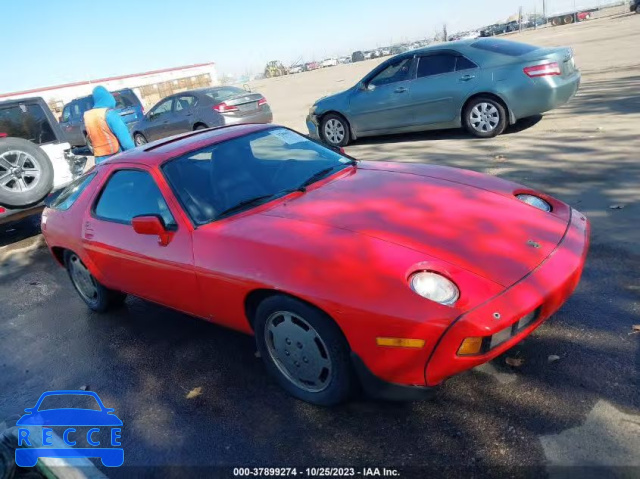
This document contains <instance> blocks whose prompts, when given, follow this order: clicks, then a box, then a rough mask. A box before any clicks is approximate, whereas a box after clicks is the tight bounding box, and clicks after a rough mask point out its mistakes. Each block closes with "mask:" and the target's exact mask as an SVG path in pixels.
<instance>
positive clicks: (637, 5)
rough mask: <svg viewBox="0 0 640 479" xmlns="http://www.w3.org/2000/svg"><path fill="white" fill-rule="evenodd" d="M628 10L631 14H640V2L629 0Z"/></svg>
mask: <svg viewBox="0 0 640 479" xmlns="http://www.w3.org/2000/svg"><path fill="white" fill-rule="evenodd" d="M629 9H630V10H631V11H632V12H636V13H638V14H640V0H631V1H630V2H629Z"/></svg>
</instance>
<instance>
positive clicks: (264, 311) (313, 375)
mask: <svg viewBox="0 0 640 479" xmlns="http://www.w3.org/2000/svg"><path fill="white" fill-rule="evenodd" d="M278 328H281V329H278ZM254 330H255V338H256V345H257V348H258V351H259V352H260V355H261V357H262V359H263V361H264V364H265V366H266V368H267V371H268V372H269V374H270V375H271V376H272V377H273V378H274V379H275V380H276V381H277V382H278V383H279V384H280V386H281V387H282V388H283V389H284V390H285V391H287V392H288V393H289V394H291V395H292V396H294V397H296V398H298V399H301V400H303V401H306V402H309V403H311V404H316V405H318V406H334V405H336V404H339V403H341V402H343V401H345V400H347V399H348V398H349V397H350V396H351V394H352V392H353V391H354V388H355V386H356V384H357V381H356V379H355V376H354V374H353V369H352V366H351V357H350V349H349V344H348V343H347V340H346V339H345V337H344V335H343V334H342V331H341V330H340V328H339V327H338V325H336V323H334V322H333V320H332V319H331V318H330V317H328V316H327V315H326V314H324V313H323V312H322V311H320V310H318V309H316V308H314V307H312V306H310V305H308V304H306V303H303V302H302V301H298V300H296V299H294V298H291V297H289V296H284V295H277V296H271V297H269V298H267V299H265V300H264V301H262V302H261V303H260V305H259V306H258V309H257V310H256V315H255V322H254Z"/></svg>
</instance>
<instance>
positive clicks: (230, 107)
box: [213, 101, 238, 113]
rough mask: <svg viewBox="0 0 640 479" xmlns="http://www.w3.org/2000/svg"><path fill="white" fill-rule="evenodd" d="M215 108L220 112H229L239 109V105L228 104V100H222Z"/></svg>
mask: <svg viewBox="0 0 640 479" xmlns="http://www.w3.org/2000/svg"><path fill="white" fill-rule="evenodd" d="M213 109H214V110H215V111H217V112H218V113H227V112H229V111H238V107H237V106H233V105H227V104H226V102H224V101H223V102H222V103H218V104H217V105H214V107H213Z"/></svg>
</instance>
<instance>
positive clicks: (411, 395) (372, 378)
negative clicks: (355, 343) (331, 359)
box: [351, 352, 436, 401]
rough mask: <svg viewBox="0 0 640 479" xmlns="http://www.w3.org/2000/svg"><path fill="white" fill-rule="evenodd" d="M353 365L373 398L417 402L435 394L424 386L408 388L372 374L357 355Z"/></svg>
mask: <svg viewBox="0 0 640 479" xmlns="http://www.w3.org/2000/svg"><path fill="white" fill-rule="evenodd" d="M351 364H353V369H355V371H356V374H357V375H358V379H359V380H360V384H361V385H362V389H364V391H365V392H366V393H367V394H368V395H369V396H371V397H373V398H376V399H384V400H386V401H417V400H420V399H428V398H430V397H432V396H433V394H434V393H435V391H436V390H435V388H431V387H424V386H415V385H412V386H407V385H404V384H397V383H392V382H389V381H385V380H384V379H381V378H379V377H378V376H376V375H375V374H373V373H372V372H371V370H370V369H369V368H368V367H367V366H366V364H365V363H364V361H362V359H360V356H358V355H357V354H355V353H353V352H352V353H351Z"/></svg>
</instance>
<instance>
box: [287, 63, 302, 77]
mask: <svg viewBox="0 0 640 479" xmlns="http://www.w3.org/2000/svg"><path fill="white" fill-rule="evenodd" d="M303 71H304V65H293V66H291V67H290V68H289V74H290V75H292V74H294V73H302V72H303Z"/></svg>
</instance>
